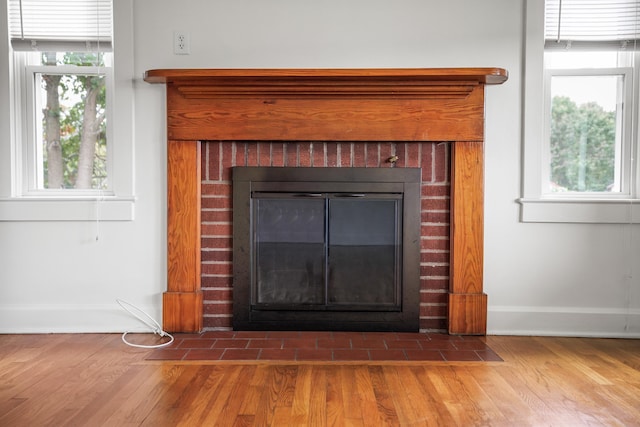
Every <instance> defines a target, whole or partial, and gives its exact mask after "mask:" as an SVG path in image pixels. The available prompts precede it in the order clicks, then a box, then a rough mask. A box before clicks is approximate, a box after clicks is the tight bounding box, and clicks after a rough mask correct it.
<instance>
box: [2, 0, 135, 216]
mask: <svg viewBox="0 0 640 427" xmlns="http://www.w3.org/2000/svg"><path fill="white" fill-rule="evenodd" d="M2 12H4V13H3V15H5V13H6V15H5V16H2V18H4V19H2V20H3V21H4V22H3V23H2V24H3V25H7V28H8V34H9V40H8V41H9V42H10V49H9V51H8V52H6V58H5V57H1V58H0V66H2V68H3V69H6V70H7V71H8V72H7V76H8V81H1V80H0V83H1V84H2V85H3V86H4V85H6V84H8V88H7V86H4V87H0V92H2V90H3V89H4V90H6V91H7V92H8V95H9V96H8V97H6V98H5V99H7V100H8V101H6V102H8V104H9V105H8V107H9V108H8V109H9V114H8V115H5V114H3V115H2V117H0V121H1V122H2V123H5V122H7V123H8V124H9V126H7V128H8V129H9V131H10V135H9V138H8V141H10V144H9V143H6V142H5V143H4V144H6V145H10V146H9V147H8V149H7V147H6V146H5V147H0V149H3V151H4V152H7V153H8V154H9V155H10V156H9V159H10V160H6V159H5V160H4V162H3V164H2V166H8V167H7V168H6V169H5V171H4V174H3V178H4V177H5V175H6V176H7V177H8V178H9V182H10V183H11V184H10V186H9V187H4V188H3V187H0V220H12V219H15V220H23V219H37V220H46V219H56V220H85V219H86V220H89V219H91V220H93V219H116V220H118V219H121V220H128V219H132V218H133V210H132V209H133V203H132V202H133V179H132V160H133V155H132V145H131V130H132V123H131V116H132V113H133V112H132V108H131V107H132V106H131V102H130V101H131V99H132V87H131V82H132V79H131V77H129V79H128V80H127V76H131V74H132V65H133V61H132V46H131V35H132V21H131V19H132V2H131V0H125V1H118V2H112V0H55V1H53V0H52V1H40V0H9V2H8V8H7V10H4V11H2ZM119 40H123V41H124V40H126V43H118V41H119ZM116 46H117V48H115V47H116ZM2 54H3V52H2V51H0V55H2ZM3 56H4V55H3ZM116 92H117V93H118V96H117V97H116V96H115V93H116ZM0 102H5V101H0ZM0 111H2V110H0ZM7 116H8V117H7ZM2 136H3V137H6V136H7V135H6V134H4V135H2ZM3 140H4V138H3V139H2V140H0V141H3ZM0 144H3V142H0ZM7 162H10V164H7ZM98 205H100V206H99V207H98ZM34 212H41V213H34Z"/></svg>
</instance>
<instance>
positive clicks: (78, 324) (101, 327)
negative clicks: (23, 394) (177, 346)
mask: <svg viewBox="0 0 640 427" xmlns="http://www.w3.org/2000/svg"><path fill="white" fill-rule="evenodd" d="M140 309H141V310H143V311H144V312H145V313H147V314H149V316H151V317H152V318H153V319H155V320H156V321H158V322H159V323H161V319H162V310H161V308H160V307H150V306H142V307H140ZM124 331H130V332H151V331H150V330H149V328H148V327H147V326H146V325H144V324H143V323H142V322H141V321H140V320H138V319H136V318H135V317H133V316H132V315H131V314H129V313H127V312H126V311H125V310H123V309H122V308H121V307H120V306H119V305H118V304H117V303H115V302H114V303H113V304H90V305H87V304H83V305H72V304H64V305H63V304H60V305H55V304H22V305H6V304H0V333H3V334H49V333H121V332H124Z"/></svg>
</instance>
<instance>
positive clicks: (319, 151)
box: [311, 142, 326, 168]
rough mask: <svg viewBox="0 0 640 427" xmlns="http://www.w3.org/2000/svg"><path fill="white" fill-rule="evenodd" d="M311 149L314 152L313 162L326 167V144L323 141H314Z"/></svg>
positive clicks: (315, 164) (315, 165) (314, 164)
mask: <svg viewBox="0 0 640 427" xmlns="http://www.w3.org/2000/svg"><path fill="white" fill-rule="evenodd" d="M311 151H312V152H313V160H312V164H313V166H314V167H320V168H321V167H325V166H326V164H325V161H324V159H325V146H324V143H322V142H314V143H313V144H311Z"/></svg>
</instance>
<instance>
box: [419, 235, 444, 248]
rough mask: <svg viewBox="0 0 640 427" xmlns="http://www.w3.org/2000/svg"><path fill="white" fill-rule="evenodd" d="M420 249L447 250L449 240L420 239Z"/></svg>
mask: <svg viewBox="0 0 640 427" xmlns="http://www.w3.org/2000/svg"><path fill="white" fill-rule="evenodd" d="M420 249H423V250H427V251H428V250H443V251H448V250H449V239H442V238H440V239H437V238H434V239H429V238H424V237H423V238H421V239H420Z"/></svg>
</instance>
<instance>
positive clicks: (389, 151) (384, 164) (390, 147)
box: [380, 142, 396, 168]
mask: <svg viewBox="0 0 640 427" xmlns="http://www.w3.org/2000/svg"><path fill="white" fill-rule="evenodd" d="M395 154H396V146H395V144H392V143H390V142H386V143H380V167H381V168H390V167H392V166H393V165H394V164H393V163H390V162H388V161H387V159H388V158H389V157H391V156H393V155H395Z"/></svg>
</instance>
